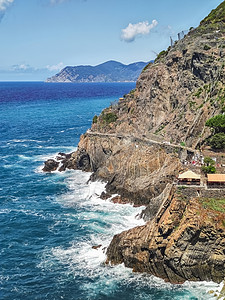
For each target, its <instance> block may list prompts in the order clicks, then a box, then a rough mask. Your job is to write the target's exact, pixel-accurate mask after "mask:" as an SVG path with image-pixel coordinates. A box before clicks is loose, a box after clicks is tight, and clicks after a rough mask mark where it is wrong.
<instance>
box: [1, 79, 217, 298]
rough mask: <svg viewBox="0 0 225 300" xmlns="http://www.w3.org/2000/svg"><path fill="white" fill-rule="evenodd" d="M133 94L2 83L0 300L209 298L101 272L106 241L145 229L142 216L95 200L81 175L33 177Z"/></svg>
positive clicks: (188, 288)
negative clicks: (119, 101)
mask: <svg viewBox="0 0 225 300" xmlns="http://www.w3.org/2000/svg"><path fill="white" fill-rule="evenodd" d="M132 88H134V84H131V83H120V84H47V83H38V82H34V83H0V153H1V160H0V170H1V171H0V254H1V256H0V299H10V300H11V299H24V300H26V299H49V300H50V299H80V300H86V299H93V300H98V299H120V300H121V299H129V300H131V299H210V296H209V295H208V294H207V290H209V289H212V288H215V287H216V285H214V284H209V283H208V284H206V283H201V284H200V283H185V284H184V285H182V286H181V285H180V286H177V285H171V284H167V283H164V282H163V281H162V280H159V279H157V278H154V277H153V276H149V275H146V274H133V273H132V271H131V270H129V269H126V268H125V267H124V266H122V265H121V266H117V267H113V268H112V267H109V266H104V264H103V263H104V260H105V253H104V247H106V246H107V245H108V244H109V242H110V240H111V239H112V237H113V235H114V234H115V233H118V232H121V231H123V230H125V229H127V228H131V227H134V226H136V225H139V224H143V221H142V220H137V219H136V218H135V216H136V215H137V213H139V212H140V210H141V208H133V207H131V206H130V205H119V204H112V203H111V202H109V201H102V200H100V199H99V197H98V196H99V195H100V193H101V191H102V190H104V184H103V183H100V182H97V183H89V184H87V181H88V178H89V176H90V174H88V173H82V172H80V171H67V172H64V173H58V172H55V173H54V174H44V173H42V172H41V167H42V166H43V162H44V160H45V159H47V158H49V157H54V156H55V155H56V153H57V152H59V151H61V152H62V151H63V152H71V151H73V150H74V149H75V148H76V146H77V144H78V141H79V136H80V135H81V134H82V133H84V132H85V131H86V130H87V129H88V128H89V127H90V126H91V122H92V118H93V116H94V115H95V114H99V113H100V112H101V110H102V109H103V108H104V107H106V106H108V105H109V104H110V103H111V102H113V101H115V100H116V99H118V98H119V97H122V96H123V95H124V94H125V93H127V92H129V90H131V89H132ZM98 244H101V245H102V247H101V248H100V249H98V250H94V249H92V246H93V245H98Z"/></svg>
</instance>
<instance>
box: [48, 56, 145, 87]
mask: <svg viewBox="0 0 225 300" xmlns="http://www.w3.org/2000/svg"><path fill="white" fill-rule="evenodd" d="M146 64H147V63H146V62H136V63H132V64H129V65H124V64H122V63H120V62H117V61H113V60H110V61H107V62H105V63H103V64H100V65H97V66H75V67H71V66H68V67H65V68H64V69H62V70H61V71H60V72H59V73H57V74H56V75H54V76H52V77H50V78H48V79H47V80H46V82H125V81H136V80H137V79H138V77H139V75H140V73H141V71H142V70H143V68H144V67H145V66H146Z"/></svg>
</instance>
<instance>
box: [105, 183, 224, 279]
mask: <svg viewBox="0 0 225 300" xmlns="http://www.w3.org/2000/svg"><path fill="white" fill-rule="evenodd" d="M206 195H207V194H206V193H205V192H204V191H202V193H201V192H200V196H199V191H197V190H196V189H194V188H186V189H183V187H180V188H179V187H178V188H177V189H176V188H174V187H173V188H172V189H171V192H170V194H169V196H168V197H167V198H165V200H164V202H163V203H162V205H161V207H160V209H159V210H158V212H157V214H156V216H155V217H154V219H153V220H151V221H149V222H148V223H147V224H146V225H144V226H140V227H136V228H134V229H131V230H128V231H125V232H123V233H121V234H118V235H116V236H114V238H113V240H112V242H111V244H110V246H109V248H108V250H107V256H108V262H109V261H110V262H111V263H112V264H119V263H122V262H123V263H124V264H125V266H127V267H130V268H133V270H134V271H136V272H147V273H151V274H153V275H155V276H158V277H161V278H163V279H165V280H167V281H170V282H172V283H182V282H184V281H185V280H194V281H195V280H198V281H199V280H213V281H215V282H221V281H222V280H223V278H224V276H225V271H224V270H225V251H224V249H225V223H224V220H225V207H224V205H225V199H224V197H225V195H224V191H222V190H221V191H219V192H216V193H215V194H214V196H216V197H217V198H207V197H205V196H206ZM214 201H216V202H217V204H218V207H217V209H215V207H214V206H213V203H214Z"/></svg>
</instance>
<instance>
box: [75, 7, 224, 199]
mask: <svg viewBox="0 0 225 300" xmlns="http://www.w3.org/2000/svg"><path fill="white" fill-rule="evenodd" d="M222 8H223V11H225V9H224V2H223V7H222ZM218 18H219V17H218ZM219 20H220V21H219V22H215V23H213V25H212V24H211V23H207V22H208V21H207V19H206V21H203V22H202V23H201V26H200V27H198V28H197V29H194V30H192V31H190V32H189V33H188V34H187V35H186V36H185V37H184V39H182V40H180V41H177V42H176V43H175V45H174V46H173V47H172V48H170V49H168V50H167V51H164V52H162V53H161V54H160V55H159V56H158V58H157V59H156V61H155V63H153V64H152V63H150V64H149V65H148V66H147V67H145V68H144V70H143V71H142V73H141V75H140V77H139V79H138V81H137V84H136V89H135V90H133V91H131V92H130V93H129V94H128V95H126V96H125V97H124V98H123V99H120V101H119V102H118V103H117V104H115V105H113V106H111V107H109V108H107V109H105V110H103V112H102V113H101V115H100V116H98V117H97V116H96V117H95V118H94V119H93V124H92V128H91V130H90V131H89V132H88V133H86V134H85V135H84V136H83V137H82V139H81V141H80V143H79V146H78V151H77V153H75V154H74V155H73V159H74V165H75V168H77V167H78V168H81V169H83V170H86V169H89V170H90V171H93V172H94V175H93V177H92V178H94V179H96V178H101V179H104V180H106V181H107V182H108V185H107V189H108V191H110V192H118V193H121V194H122V195H124V196H126V197H128V198H131V202H135V201H136V202H138V203H141V202H142V203H143V204H146V203H149V199H150V198H151V197H153V196H154V197H155V196H158V195H159V194H160V193H161V192H162V190H163V189H164V188H165V186H166V184H167V183H169V182H171V181H172V177H173V176H174V175H175V174H177V173H178V172H179V170H180V169H181V164H180V163H179V158H180V159H183V158H185V157H186V154H187V153H186V154H185V151H186V152H187V151H189V154H190V155H191V153H192V154H193V153H194V150H195V148H196V146H197V145H201V144H202V143H203V141H204V140H205V138H206V137H208V136H209V135H210V130H209V129H207V128H205V122H206V120H207V119H209V118H210V117H212V116H213V115H215V114H218V113H220V112H221V111H222V110H223V109H224V108H225V104H224V103H225V102H224V101H225V68H224V66H225V46H224V45H225V25H224V23H223V22H222V21H221V18H219ZM181 144H182V145H184V146H186V147H188V148H186V149H184V148H185V147H184V148H183V149H181V147H180V145H181ZM172 146H173V150H172V151H171V147H172ZM176 146H177V147H176ZM181 150H183V153H180V152H182V151H181ZM177 152H179V153H178V155H177ZM84 154H85V155H86V158H87V160H88V162H89V164H88V165H87V161H86V165H85V167H82V163H83V159H84ZM75 158H76V159H75ZM135 199H138V200H135Z"/></svg>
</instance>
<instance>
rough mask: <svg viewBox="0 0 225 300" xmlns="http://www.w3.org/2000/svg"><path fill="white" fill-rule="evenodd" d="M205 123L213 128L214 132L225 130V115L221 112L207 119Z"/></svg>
mask: <svg viewBox="0 0 225 300" xmlns="http://www.w3.org/2000/svg"><path fill="white" fill-rule="evenodd" d="M205 125H206V126H208V127H210V128H212V130H213V131H214V133H219V132H225V115H223V114H220V115H217V116H215V117H212V118H211V119H209V120H208V121H206V123H205Z"/></svg>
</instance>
